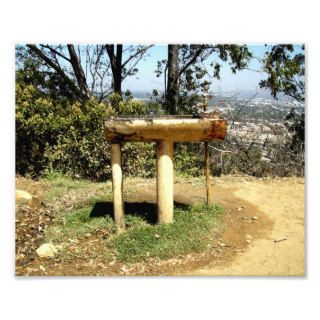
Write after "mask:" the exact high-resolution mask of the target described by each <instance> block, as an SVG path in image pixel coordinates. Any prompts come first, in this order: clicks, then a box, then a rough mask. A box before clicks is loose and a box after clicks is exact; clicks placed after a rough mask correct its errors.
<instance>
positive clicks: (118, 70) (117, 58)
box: [106, 44, 123, 96]
mask: <svg viewBox="0 0 320 320" xmlns="http://www.w3.org/2000/svg"><path fill="white" fill-rule="evenodd" d="M106 49H107V52H108V56H109V59H110V63H111V70H112V77H113V90H114V92H115V93H118V94H120V96H122V90H121V85H122V52H123V45H122V44H118V45H117V53H116V54H114V45H113V44H110V45H106Z"/></svg>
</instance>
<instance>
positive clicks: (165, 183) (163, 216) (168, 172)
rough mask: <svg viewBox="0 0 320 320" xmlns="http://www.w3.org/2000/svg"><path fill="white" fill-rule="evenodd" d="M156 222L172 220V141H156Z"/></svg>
mask: <svg viewBox="0 0 320 320" xmlns="http://www.w3.org/2000/svg"><path fill="white" fill-rule="evenodd" d="M157 203H158V222H159V223H170V222H172V221H173V142H172V141H159V142H157Z"/></svg>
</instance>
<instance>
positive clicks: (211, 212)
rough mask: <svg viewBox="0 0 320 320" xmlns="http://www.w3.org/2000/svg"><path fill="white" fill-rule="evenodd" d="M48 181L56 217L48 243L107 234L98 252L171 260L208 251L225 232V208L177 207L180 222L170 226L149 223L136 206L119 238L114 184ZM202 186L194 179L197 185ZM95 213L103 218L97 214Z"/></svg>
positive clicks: (127, 258)
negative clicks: (112, 202) (113, 203)
mask: <svg viewBox="0 0 320 320" xmlns="http://www.w3.org/2000/svg"><path fill="white" fill-rule="evenodd" d="M46 181H47V182H48V183H49V185H50V186H51V189H50V190H49V191H48V192H47V194H46V196H45V199H46V200H47V202H48V203H50V201H51V204H53V205H55V208H56V214H57V215H56V218H55V219H54V221H53V223H52V224H51V225H49V226H48V228H47V230H46V232H45V235H46V241H48V242H50V241H52V242H54V243H56V244H58V243H63V242H64V243H69V242H72V240H80V239H83V238H85V237H88V238H90V237H91V236H90V235H88V234H91V235H92V236H94V234H96V235H97V236H98V237H99V238H100V237H101V234H100V232H102V233H103V238H104V239H105V240H103V241H104V244H105V246H103V245H102V246H101V247H100V249H97V250H101V248H102V247H103V251H105V252H104V253H103V254H104V255H105V256H108V255H110V254H111V253H112V255H114V254H116V257H117V259H118V260H120V261H124V262H136V261H143V260H146V259H148V258H151V257H153V258H160V259H166V258H170V257H176V256H179V255H185V254H189V253H193V252H201V251H204V250H206V248H207V246H208V244H209V243H210V241H211V240H212V239H213V238H214V237H215V236H216V233H217V231H219V230H220V229H221V223H220V222H219V221H220V219H219V217H220V216H221V213H222V212H223V209H222V208H221V207H219V206H216V205H213V206H209V207H207V206H206V205H193V206H187V205H186V206H185V207H177V208H175V209H174V219H175V221H174V222H173V223H171V224H167V225H165V224H161V225H152V224H149V223H148V222H147V221H149V220H147V216H146V215H145V213H144V211H143V210H138V211H137V212H136V211H134V210H137V207H134V206H132V208H131V207H130V209H127V211H128V210H129V211H130V210H131V211H132V212H126V231H125V232H123V233H120V234H117V232H116V226H115V224H114V221H113V217H112V209H110V200H111V190H112V188H111V183H110V182H107V183H94V182H91V181H87V180H74V179H72V178H71V177H68V176H65V175H59V174H54V175H51V176H49V177H47V178H46ZM201 181H202V180H200V179H193V180H192V182H193V183H201ZM130 193H131V192H130ZM60 197H61V198H60ZM106 201H109V202H106ZM101 204H102V205H103V204H108V205H109V209H107V210H108V212H109V213H111V216H110V215H107V216H101V214H104V212H105V211H104V210H105V208H104V207H103V206H102V207H101V206H100V207H99V205H101ZM141 205H143V204H141ZM71 208H72V209H71ZM93 209H95V210H93ZM94 211H95V213H99V214H93V212H94ZM98 211H99V212H98ZM149 218H150V217H149ZM103 238H101V240H102V239H103ZM83 249H84V248H82V249H81V250H83ZM67 251H68V250H66V254H68V253H67ZM97 252H98V251H97Z"/></svg>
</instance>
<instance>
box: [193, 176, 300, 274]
mask: <svg viewBox="0 0 320 320" xmlns="http://www.w3.org/2000/svg"><path fill="white" fill-rule="evenodd" d="M216 183H217V187H219V186H223V185H225V186H227V188H231V187H233V188H235V189H236V190H235V191H234V195H235V196H236V197H239V198H240V199H243V200H245V201H248V202H249V203H251V204H253V205H256V206H257V207H258V208H259V209H260V210H261V211H262V212H264V213H265V214H266V215H267V217H268V218H270V219H271V221H273V222H274V224H273V228H272V230H270V232H268V233H267V234H264V235H263V234H261V236H259V235H258V239H254V238H253V239H252V240H251V243H250V244H249V247H248V249H247V250H246V251H245V252H244V253H240V254H238V255H237V256H236V257H235V258H234V259H231V260H229V261H228V262H227V263H224V264H220V265H219V264H218V265H217V264H215V265H214V266H210V264H209V266H207V267H205V268H199V269H197V270H194V271H192V272H187V274H190V275H274V276H277V275H290V276H296V275H304V273H305V259H304V243H305V242H304V180H303V179H295V178H291V179H277V180H274V179H270V180H250V181H245V180H243V181H237V180H235V181H233V182H232V181H223V179H222V180H218V181H216ZM281 238H287V240H284V241H281V242H274V240H275V239H281Z"/></svg>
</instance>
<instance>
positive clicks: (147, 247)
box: [111, 205, 223, 262]
mask: <svg viewBox="0 0 320 320" xmlns="http://www.w3.org/2000/svg"><path fill="white" fill-rule="evenodd" d="M222 212H223V210H222V208H221V207H218V206H215V205H214V206H209V207H207V206H205V205H197V206H190V207H188V208H186V209H178V208H176V209H175V210H174V217H175V221H174V222H173V223H172V224H167V225H165V224H161V225H144V226H139V227H133V228H131V229H130V230H128V231H127V232H125V233H122V234H120V235H119V236H118V237H116V238H115V239H114V240H113V241H112V242H111V246H112V247H114V248H115V250H116V253H117V258H118V259H119V260H120V261H129V262H134V261H141V260H145V259H147V258H149V257H154V258H160V259H165V258H170V257H175V256H178V255H184V254H188V253H192V252H200V251H204V250H205V249H206V248H207V245H208V244H209V242H210V240H211V239H212V237H213V235H214V232H215V231H214V230H217V229H219V216H220V215H221V213H222Z"/></svg>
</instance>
